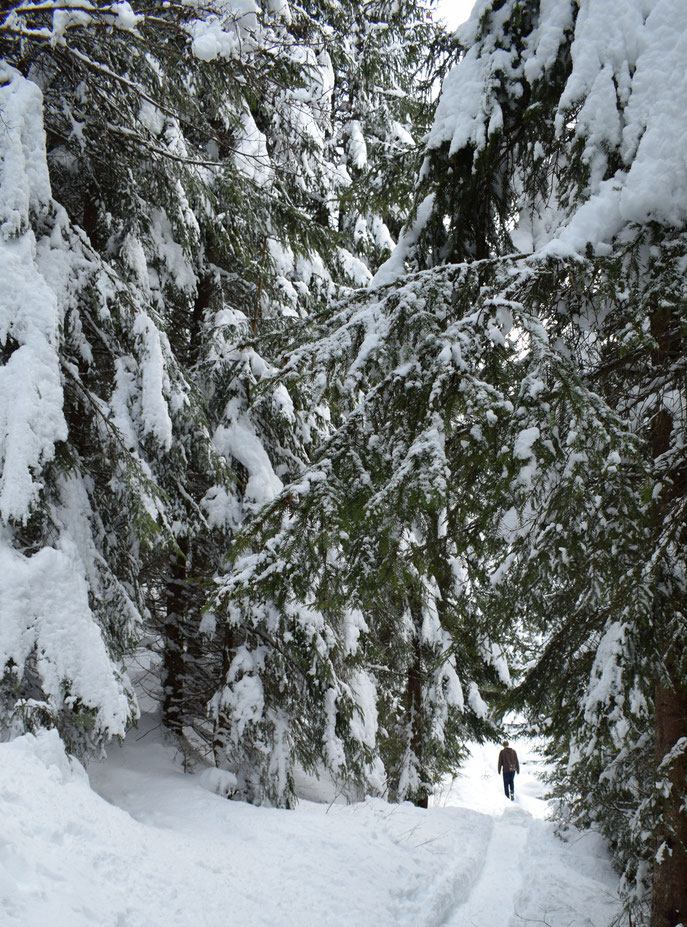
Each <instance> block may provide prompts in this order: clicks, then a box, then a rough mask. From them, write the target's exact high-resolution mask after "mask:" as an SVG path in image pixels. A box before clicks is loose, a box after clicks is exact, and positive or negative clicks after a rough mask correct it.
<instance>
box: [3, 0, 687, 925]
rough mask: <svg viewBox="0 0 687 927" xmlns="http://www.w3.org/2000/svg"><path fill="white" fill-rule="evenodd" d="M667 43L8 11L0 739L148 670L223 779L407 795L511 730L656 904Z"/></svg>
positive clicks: (679, 869)
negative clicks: (516, 724)
mask: <svg viewBox="0 0 687 927" xmlns="http://www.w3.org/2000/svg"><path fill="white" fill-rule="evenodd" d="M685 36H687V12H686V11H685V8H684V6H683V4H681V2H680V0H479V2H478V3H477V4H476V6H475V10H474V11H473V14H472V17H471V18H470V20H469V21H468V23H467V24H466V25H465V26H464V27H463V28H462V29H461V31H460V32H459V34H458V44H457V45H454V47H453V49H452V50H449V48H448V39H447V38H446V37H443V35H442V33H441V32H440V31H439V30H438V28H437V27H436V25H435V24H434V23H433V21H432V18H431V15H430V13H429V10H428V7H427V6H426V4H425V3H423V2H421V0H402V2H398V0H395V2H388V0H371V2H368V3H365V4H357V3H353V2H348V0H341V2H334V0H312V2H310V0H308V2H304V3H302V4H300V5H297V4H295V3H292V4H289V3H287V2H285V0H265V2H264V3H257V2H254V0H228V2H227V0H210V2H208V3H205V4H201V3H193V4H190V3H179V4H176V3H168V2H165V3H162V2H159V3H158V2H154V3H149V4H139V3H133V4H131V5H130V4H129V3H128V2H117V3H109V2H107V3H103V2H99V3H95V4H93V3H90V2H84V3H83V4H75V3H72V2H70V3H60V2H53V0H47V2H25V3H21V4H20V3H11V4H6V5H5V7H4V8H3V12H2V14H1V19H0V108H1V116H2V125H1V126H0V128H2V131H1V132H0V155H1V156H2V165H1V167H0V278H1V279H2V281H3V289H2V293H1V295H0V364H1V366H0V462H1V467H2V469H1V471H0V622H1V627H0V650H1V653H0V661H1V662H2V665H3V669H4V676H3V678H2V681H1V683H0V726H1V727H2V729H3V730H4V731H7V732H10V733H17V732H21V731H22V730H27V729H28V730H32V729H35V728H37V727H40V726H56V727H57V728H58V729H59V731H60V733H61V735H62V736H63V738H64V739H65V741H66V742H67V744H68V745H69V749H70V750H72V751H73V752H75V753H77V754H79V755H82V756H83V755H87V754H88V753H89V752H90V751H93V750H98V749H101V747H102V745H103V743H105V742H106V741H107V740H108V739H109V738H111V737H113V736H120V735H122V734H123V733H124V732H125V730H126V728H127V726H128V725H129V724H131V723H132V722H133V721H134V720H135V718H136V717H137V713H138V707H137V701H136V692H135V687H134V685H133V684H132V682H131V679H130V673H131V671H132V669H133V667H134V665H135V654H136V652H137V650H141V651H143V652H145V653H146V654H147V658H148V659H149V660H151V671H150V675H149V678H148V681H147V684H148V686H150V687H152V690H153V692H154V694H155V695H156V697H157V698H158V699H159V701H160V703H161V707H162V714H163V720H164V723H165V724H166V725H167V727H168V728H169V730H170V732H171V733H172V734H173V735H174V736H175V737H176V738H178V740H179V742H180V743H181V744H182V745H183V746H184V749H185V750H186V749H192V750H195V751H199V752H200V753H201V754H203V756H205V757H206V758H208V759H209V760H210V761H211V762H214V763H215V764H216V765H218V766H220V767H222V768H224V769H226V770H228V771H229V772H231V773H232V774H233V779H232V781H233V782H235V794H236V796H237V797H243V798H246V799H248V800H250V801H253V802H262V801H266V800H269V801H271V802H273V803H275V804H282V805H288V804H290V803H291V802H292V801H293V800H294V798H295V794H296V792H295V778H294V777H295V776H296V774H297V772H298V769H299V767H302V768H304V769H305V770H306V771H310V772H316V773H322V772H323V771H325V770H326V771H327V774H328V775H330V776H332V777H333V778H334V779H335V780H336V781H337V783H339V785H340V787H341V788H342V789H347V790H348V793H349V794H350V795H354V794H359V793H360V792H361V791H373V792H374V791H379V792H383V793H385V794H387V795H388V796H389V797H391V798H392V799H394V800H403V799H406V798H409V799H411V800H413V801H415V802H416V803H418V804H424V803H426V802H427V799H428V796H429V795H430V794H431V792H432V789H433V787H434V786H435V785H436V783H437V782H438V781H439V779H440V778H441V777H442V776H443V775H444V774H446V773H447V772H450V771H453V770H455V769H456V768H457V767H458V766H459V764H460V761H461V758H462V757H463V755H464V749H465V744H466V742H467V741H469V740H472V739H477V740H481V739H484V738H488V737H496V735H497V734H498V732H499V717H500V713H501V712H502V711H503V710H504V709H505V708H506V707H517V708H518V709H519V710H520V711H522V712H524V713H525V714H526V715H527V717H528V721H529V723H531V724H532V725H533V726H534V727H535V728H536V729H537V730H539V731H541V732H543V733H544V734H546V735H547V738H548V743H549V754H550V757H551V759H552V760H553V762H554V770H555V771H554V774H553V779H552V786H553V790H554V793H555V794H556V795H557V797H558V799H559V810H560V818H561V823H562V825H563V826H565V825H566V824H567V823H569V822H574V823H576V824H577V825H581V826H593V827H596V828H598V829H600V830H601V832H602V833H603V834H604V835H605V836H606V838H607V839H608V840H609V842H610V844H611V846H612V848H613V851H614V854H615V860H616V862H617V865H618V868H619V870H620V871H621V872H622V875H623V887H624V893H625V898H626V902H627V907H628V910H629V911H630V913H631V916H632V917H633V919H635V920H639V922H642V920H643V921H644V922H646V923H649V922H650V923H651V925H652V927H676V925H678V924H679V923H681V922H687V896H686V895H685V893H686V892H687V810H686V807H685V796H686V795H687V720H686V719H687V690H686V688H685V685H686V684H685V680H686V679H687V653H686V649H685V642H686V641H687V618H686V611H685V594H686V592H687V589H686V583H687V562H686V561H685V549H686V547H685V537H684V522H685V517H684V516H685V511H684V510H685V498H686V495H685V490H686V483H685V481H686V475H687V459H686V457H685V447H686V446H687V435H686V426H687V421H686V412H685V410H686V408H687V396H686V395H685V382H686V381H685V363H686V362H685V350H684V337H685V326H686V325H687V319H686V316H685V305H686V294H685V283H684V279H685V274H684V271H685V266H687V230H686V223H687V196H685V192H684V191H685V188H686V186H687V172H686V170H685V165H684V158H683V156H682V155H681V154H680V152H681V151H683V143H684V138H685V137H687V129H686V128H685V117H684V113H683V112H682V109H681V104H680V99H681V94H683V95H684V93H687V77H685V73H687V70H686V69H685V67H684V64H685V61H686V60H687V39H686V38H685ZM450 59H452V60H453V61H454V65H453V67H452V69H451V70H449V72H448V74H447V75H446V77H445V80H444V82H443V89H442V93H441V96H440V98H439V100H438V102H437V103H436V107H435V106H434V104H432V102H431V92H432V84H433V81H434V79H435V77H436V75H437V74H439V73H442V71H443V68H444V66H445V64H446V62H447V61H448V60H450ZM434 108H436V112H433V110H434ZM420 142H421V144H420ZM509 665H510V671H509ZM512 674H514V676H515V678H512ZM652 895H653V898H652Z"/></svg>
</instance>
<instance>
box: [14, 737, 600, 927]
mask: <svg viewBox="0 0 687 927" xmlns="http://www.w3.org/2000/svg"><path fill="white" fill-rule="evenodd" d="M516 746H517V747H518V749H519V752H520V758H521V763H522V762H523V759H524V763H523V774H522V776H518V777H516V799H517V800H516V803H515V804H511V803H510V802H508V801H506V799H505V797H504V796H503V791H502V786H501V779H500V777H499V776H498V775H497V773H496V770H495V766H496V756H497V752H498V748H497V747H495V746H493V745H490V746H488V747H475V748H473V754H472V757H471V758H470V760H469V761H468V763H467V766H466V769H465V773H464V775H463V776H461V778H460V779H456V780H454V782H453V783H447V784H446V788H445V789H444V790H443V792H441V793H440V794H438V795H436V796H435V798H434V799H433V803H432V807H430V808H429V809H428V810H422V809H418V808H415V807H413V806H412V805H410V804H408V803H406V804H403V805H389V804H387V803H386V802H384V801H382V800H380V799H367V800H366V801H365V802H360V803H357V804H352V805H346V804H338V803H337V804H327V803H323V802H322V799H323V798H324V797H325V795H324V792H323V787H322V785H321V784H318V783H316V782H314V781H313V780H309V781H307V780H303V782H302V787H303V790H304V791H305V792H306V793H307V794H308V795H309V796H310V798H312V799H319V800H320V801H319V802H317V801H306V800H304V801H302V802H301V804H300V805H299V807H298V809H297V810H296V811H279V810H276V809H269V808H255V807H252V806H250V805H247V804H244V803H242V802H229V801H226V800H225V799H224V798H221V797H220V796H218V795H216V794H214V793H213V792H211V791H208V789H207V788H206V787H204V786H203V784H202V781H203V780H202V777H201V776H197V775H185V774H184V773H183V772H182V771H181V770H180V768H179V763H178V758H177V757H175V751H174V749H173V748H172V747H170V746H168V745H166V744H164V743H162V742H161V741H160V739H159V736H158V732H157V731H156V729H155V726H154V724H153V723H151V722H150V721H149V720H147V721H146V722H144V723H143V724H142V725H141V727H139V729H138V730H134V731H132V732H131V733H130V734H129V737H128V738H127V742H126V743H125V745H124V747H123V748H119V747H113V748H111V750H110V756H109V758H108V760H107V761H106V762H104V763H101V764H93V765H91V766H90V767H89V770H88V773H89V775H88V776H86V774H85V772H84V770H83V768H82V767H80V766H79V765H78V764H72V763H70V761H69V760H68V759H67V757H66V756H65V755H64V752H63V750H62V747H61V744H60V742H59V738H58V737H57V735H56V733H55V732H50V733H48V734H42V735H40V736H39V737H38V738H34V737H32V736H31V735H28V736H26V737H22V738H18V739H17V740H15V741H13V742H11V743H7V744H0V818H1V819H2V821H3V828H2V833H0V923H1V924H2V925H3V927H5V925H7V927H495V925H499V927H524V925H525V924H534V925H539V927H544V925H550V927H607V925H608V923H609V922H610V921H611V919H612V916H613V914H614V913H615V912H616V910H617V907H616V905H617V900H616V899H615V898H614V896H615V889H616V885H617V880H616V879H615V877H614V876H613V873H612V872H611V870H610V867H609V865H608V859H607V856H606V853H605V849H604V847H603V845H602V843H601V841H600V840H599V839H598V838H595V837H594V836H593V835H585V836H581V835H576V838H575V840H573V841H570V842H569V843H567V844H566V843H563V842H562V841H560V840H558V839H557V838H556V837H555V836H554V834H553V829H552V825H551V824H550V823H549V822H548V821H546V820H545V819H544V817H545V815H546V813H547V810H548V806H547V804H546V802H544V801H543V800H542V799H541V798H540V797H539V795H540V794H541V786H540V784H539V782H538V779H537V777H536V766H535V763H534V762H533V761H530V759H529V758H528V756H527V745H524V744H523V745H522V748H521V745H517V744H516Z"/></svg>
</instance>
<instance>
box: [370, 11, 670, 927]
mask: <svg viewBox="0 0 687 927" xmlns="http://www.w3.org/2000/svg"><path fill="white" fill-rule="evenodd" d="M684 25H685V9H684V6H683V5H682V4H681V3H677V2H671V0H656V2H649V3H634V2H623V3H615V2H603V3H602V2H595V0H586V2H567V0H541V2H518V0H509V2H494V3H491V2H485V3H480V4H478V5H477V6H476V8H475V11H474V12H473V15H472V17H471V19H470V21H469V22H468V24H466V26H465V27H464V28H463V30H462V31H461V33H460V41H461V42H462V43H463V45H464V53H463V56H462V58H461V60H460V62H459V64H458V65H457V66H456V68H455V69H454V70H453V71H452V72H451V74H450V75H449V77H448V78H447V81H446V82H445V85H444V88H443V93H442V98H441V100H440V102H439V105H438V109H437V113H436V118H435V123H434V127H433V129H432V132H431V134H430V137H429V140H428V157H427V160H426V162H425V166H424V168H423V172H422V177H421V183H420V188H419V197H418V203H419V205H418V209H417V216H416V220H415V222H414V223H412V224H410V225H409V227H408V228H407V229H406V232H405V233H404V235H403V236H402V238H401V242H400V246H399V248H398V249H397V251H396V252H395V254H394V256H393V258H392V260H391V261H390V262H388V263H387V265H386V266H385V267H384V268H382V270H381V271H380V274H379V275H378V278H377V280H378V282H384V281H391V280H393V279H394V278H395V277H396V276H397V275H398V274H399V273H400V272H401V271H402V269H403V267H404V265H405V266H409V267H411V268H412V267H429V268H431V267H434V266H437V265H442V264H443V263H444V262H445V261H461V260H473V261H474V259H484V260H487V261H489V260H498V261H499V263H500V264H501V265H502V266H503V267H507V266H509V265H511V266H513V267H514V268H515V267H516V266H521V267H527V268H528V272H529V279H528V280H527V283H526V286H525V287H524V290H523V294H522V295H520V296H519V297H518V302H521V303H522V302H524V303H525V304H526V305H529V306H530V307H531V310H532V311H533V312H535V314H536V315H537V316H538V317H539V319H540V320H541V323H542V326H543V329H544V331H545V332H546V334H547V337H548V339H549V342H550V344H551V345H552V346H553V347H554V348H555V349H556V350H560V351H561V352H562V353H563V355H564V356H565V355H567V356H568V357H569V360H570V363H569V371H568V373H567V374H565V377H563V379H562V378H561V377H562V375H563V374H564V372H565V367H564V366H561V367H559V369H558V371H553V370H552V371H551V373H550V374H549V375H548V376H547V377H543V378H542V379H541V382H530V384H529V385H528V384H527V382H526V381H523V384H522V386H521V390H520V395H521V396H526V395H527V391H528V390H529V391H530V393H531V392H532V390H534V391H535V392H536V393H537V395H538V396H539V402H540V404H541V407H542V408H543V407H544V406H545V405H546V406H548V407H549V411H548V412H547V414H546V417H545V418H544V419H543V420H541V421H536V422H535V423H534V425H533V426H532V427H536V428H537V432H536V433H535V434H536V440H534V441H533V442H532V444H531V449H532V451H533V458H532V484H531V491H530V492H529V493H528V494H527V496H526V497H525V498H524V499H523V500H522V501H521V502H519V503H518V502H516V503H515V504H514V506H513V509H512V511H510V512H509V513H508V515H507V517H506V519H505V521H504V531H505V535H506V537H507V538H509V539H510V542H511V545H512V549H511V550H510V551H509V553H508V558H507V560H506V561H504V563H503V565H502V568H501V569H500V570H499V571H497V573H496V574H495V577H494V579H495V587H494V594H493V596H492V604H491V606H490V612H491V614H492V615H494V616H496V615H498V614H499V613H501V614H503V612H504V611H505V612H506V613H509V614H510V615H511V616H514V617H516V618H518V619H523V620H525V621H526V623H529V625H530V627H534V628H535V629H536V631H537V637H536V642H535V643H536V649H535V648H533V651H532V653H531V654H530V658H531V661H530V664H529V667H530V668H529V670H528V672H527V673H526V675H525V677H524V680H523V681H522V682H521V684H520V687H519V693H520V696H521V703H523V702H524V703H527V702H529V704H530V705H531V706H532V715H533V718H534V719H535V720H539V722H545V726H547V727H548V730H549V733H550V734H551V735H552V738H553V743H554V751H553V752H554V755H555V757H556V759H557V760H558V763H559V773H558V776H557V779H558V789H559V792H560V793H561V794H562V795H564V796H565V798H566V800H567V804H568V808H569V810H570V812H571V813H572V815H573V817H574V819H575V820H576V821H577V822H578V823H582V824H591V823H593V824H594V825H596V826H598V827H599V828H600V829H601V830H602V832H604V833H605V835H606V836H607V837H608V838H609V840H610V841H611V843H612V845H613V846H614V849H615V851H616V860H617V862H618V865H619V867H620V869H621V870H622V871H623V873H624V890H625V895H626V899H627V903H628V905H629V906H631V907H632V908H633V909H634V910H635V911H636V912H637V913H638V914H639V916H644V917H646V918H647V919H648V918H649V914H648V913H647V910H646V908H647V906H648V897H649V893H650V892H651V888H652V882H653V897H652V902H651V905H652V909H651V914H650V920H651V924H652V925H653V927H659V925H660V927H667V925H673V927H674V925H675V924H677V923H680V922H684V920H685V917H686V913H685V912H686V911H687V897H686V892H687V812H686V808H685V795H686V794H687V752H686V748H687V729H686V722H685V718H686V716H687V709H686V706H687V691H686V689H685V679H686V678H687V676H686V674H685V660H686V657H685V640H687V628H686V619H685V608H684V603H685V557H684V550H685V546H684V541H685V538H684V534H683V521H684V518H683V512H684V505H685V475H684V474H685V468H686V465H687V462H686V461H685V456H684V446H685V424H686V422H685V399H686V397H685V379H684V352H683V342H682V339H683V338H684V326H685V290H684V282H683V277H682V272H681V267H682V266H683V264H682V262H683V260H684V253H685V241H686V239H685V220H686V218H687V198H686V197H685V194H684V191H685V190H686V189H687V175H686V172H685V166H684V162H683V161H682V160H681V159H680V156H679V154H678V151H679V150H680V145H681V141H680V139H682V138H684V134H685V131H687V127H686V125H685V117H684V113H683V112H682V110H681V108H680V104H679V102H678V101H679V100H680V99H681V97H682V96H683V95H684V92H685V76H684V74H685V71H684V63H685V60H687V45H686V44H685V29H684ZM447 178H450V182H447ZM514 254H515V255H516V256H515V257H514V256H513V255H514ZM518 255H519V257H518ZM473 266H477V265H476V264H473ZM513 272H514V273H515V270H514V271H513ZM499 298H500V297H499ZM566 377H573V378H575V379H577V380H578V381H579V384H580V391H579V394H578V398H577V399H576V401H575V402H571V403H568V404H567V405H561V403H560V398H561V393H562V392H563V391H564V385H565V383H566ZM568 382H571V381H569V380H568ZM604 407H605V411H604ZM516 409H517V405H516ZM611 410H613V411H614V412H615V413H617V416H618V420H617V422H616V424H614V420H613V419H614V417H613V415H611ZM563 412H564V413H565V414H562V413H563ZM595 421H596V422H597V424H598V425H599V426H601V425H603V427H597V425H594V422H595ZM585 422H586V424H585ZM590 426H594V427H590ZM604 432H605V434H604ZM623 432H625V433H626V434H625V436H624V437H623ZM552 452H555V453H552ZM496 580H500V582H496ZM652 869H653V877H652ZM647 922H648V920H647Z"/></svg>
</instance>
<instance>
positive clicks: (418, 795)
mask: <svg viewBox="0 0 687 927" xmlns="http://www.w3.org/2000/svg"><path fill="white" fill-rule="evenodd" d="M420 659H421V658H420V655H419V654H418V658H417V660H416V661H415V663H414V664H413V665H412V666H411V668H410V669H409V670H408V681H407V685H406V700H407V701H406V705H407V713H408V720H409V724H410V731H411V735H410V746H411V749H412V751H413V753H414V754H415V756H416V757H417V759H418V764H419V772H420V778H421V780H424V778H425V776H424V767H423V762H422V756H423V753H424V750H423V745H424V731H423V729H422V727H423V717H422V667H421V663H420ZM409 798H410V800H411V801H412V802H413V804H414V805H416V806H417V807H418V808H427V807H428V805H429V791H428V789H427V787H426V786H425V785H424V784H422V783H421V784H420V786H419V788H418V789H417V791H416V792H415V794H414V795H410V796H409Z"/></svg>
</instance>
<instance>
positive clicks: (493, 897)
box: [447, 808, 529, 927]
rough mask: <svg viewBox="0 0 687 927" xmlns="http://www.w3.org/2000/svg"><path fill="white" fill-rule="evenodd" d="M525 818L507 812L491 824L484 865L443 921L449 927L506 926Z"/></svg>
mask: <svg viewBox="0 0 687 927" xmlns="http://www.w3.org/2000/svg"><path fill="white" fill-rule="evenodd" d="M528 819H529V815H527V813H524V812H518V811H517V809H512V810H511V809H510V808H509V809H507V812H506V813H504V815H503V817H502V818H501V820H499V821H498V822H495V824H494V827H493V829H492V833H491V839H490V841H489V845H488V847H487V852H486V856H485V859H484V866H483V868H482V871H481V873H480V875H479V878H478V879H477V882H476V883H475V885H474V886H473V887H472V890H471V892H470V895H469V897H468V899H467V901H466V902H465V903H464V904H463V905H461V906H460V907H459V908H458V909H457V910H456V911H455V912H453V913H452V914H451V916H450V918H449V920H448V921H447V925H450V927H473V925H474V927H482V925H487V924H492V923H493V924H508V923H509V922H510V920H511V915H512V914H513V911H514V910H515V908H516V900H517V897H518V895H519V893H520V891H521V888H522V880H523V873H522V855H523V847H524V846H525V845H526V843H527V828H528V825H529V820H528Z"/></svg>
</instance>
